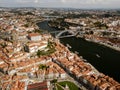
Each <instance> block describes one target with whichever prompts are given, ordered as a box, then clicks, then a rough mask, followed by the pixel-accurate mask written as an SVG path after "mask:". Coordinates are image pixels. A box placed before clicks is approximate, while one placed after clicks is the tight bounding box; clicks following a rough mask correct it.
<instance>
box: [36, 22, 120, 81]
mask: <svg viewBox="0 0 120 90" xmlns="http://www.w3.org/2000/svg"><path fill="white" fill-rule="evenodd" d="M37 25H38V26H39V27H40V28H41V29H43V30H47V31H52V30H53V31H54V30H55V29H54V28H51V27H49V26H48V23H47V21H44V22H40V23H38V24H37ZM60 41H61V43H63V44H64V45H66V44H69V45H70V46H71V47H72V48H70V50H71V51H72V52H76V51H77V52H78V53H79V55H80V56H82V57H83V58H84V59H86V60H87V62H89V63H91V64H92V65H93V66H94V67H95V68H96V69H97V70H98V71H100V72H102V73H104V74H105V75H108V76H110V77H113V78H114V79H115V80H116V81H118V82H120V52H119V51H116V50H113V49H111V48H108V47H106V46H103V45H100V44H96V43H93V42H89V41H86V40H84V39H82V38H76V37H69V38H62V39H60Z"/></svg>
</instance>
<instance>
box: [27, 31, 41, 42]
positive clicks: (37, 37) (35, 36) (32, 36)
mask: <svg viewBox="0 0 120 90" xmlns="http://www.w3.org/2000/svg"><path fill="white" fill-rule="evenodd" d="M28 38H29V39H30V40H32V41H39V40H41V38H42V37H41V35H40V34H39V33H30V34H29V35H28Z"/></svg>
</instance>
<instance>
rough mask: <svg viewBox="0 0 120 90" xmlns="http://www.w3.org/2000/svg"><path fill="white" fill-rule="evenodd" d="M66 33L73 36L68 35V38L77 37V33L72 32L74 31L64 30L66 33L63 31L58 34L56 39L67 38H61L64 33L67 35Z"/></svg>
mask: <svg viewBox="0 0 120 90" xmlns="http://www.w3.org/2000/svg"><path fill="white" fill-rule="evenodd" d="M66 32H69V33H70V34H71V35H67V37H68V36H75V33H74V32H73V31H72V30H64V31H61V32H60V33H58V34H57V35H56V38H60V37H65V36H61V35H62V34H63V33H66Z"/></svg>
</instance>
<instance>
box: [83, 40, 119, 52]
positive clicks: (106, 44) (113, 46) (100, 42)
mask: <svg viewBox="0 0 120 90" xmlns="http://www.w3.org/2000/svg"><path fill="white" fill-rule="evenodd" d="M84 39H85V40H86V41H89V42H93V43H97V44H100V45H104V46H106V47H109V48H111V49H114V50H116V51H120V48H119V47H117V46H116V45H110V44H108V43H107V42H102V41H98V40H96V39H88V38H84Z"/></svg>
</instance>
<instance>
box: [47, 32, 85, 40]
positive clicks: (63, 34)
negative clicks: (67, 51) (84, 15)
mask: <svg viewBox="0 0 120 90" xmlns="http://www.w3.org/2000/svg"><path fill="white" fill-rule="evenodd" d="M49 33H50V34H52V35H53V36H55V38H65V37H73V36H76V35H77V34H79V35H83V34H84V33H85V32H84V31H80V30H59V31H52V32H49Z"/></svg>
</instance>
